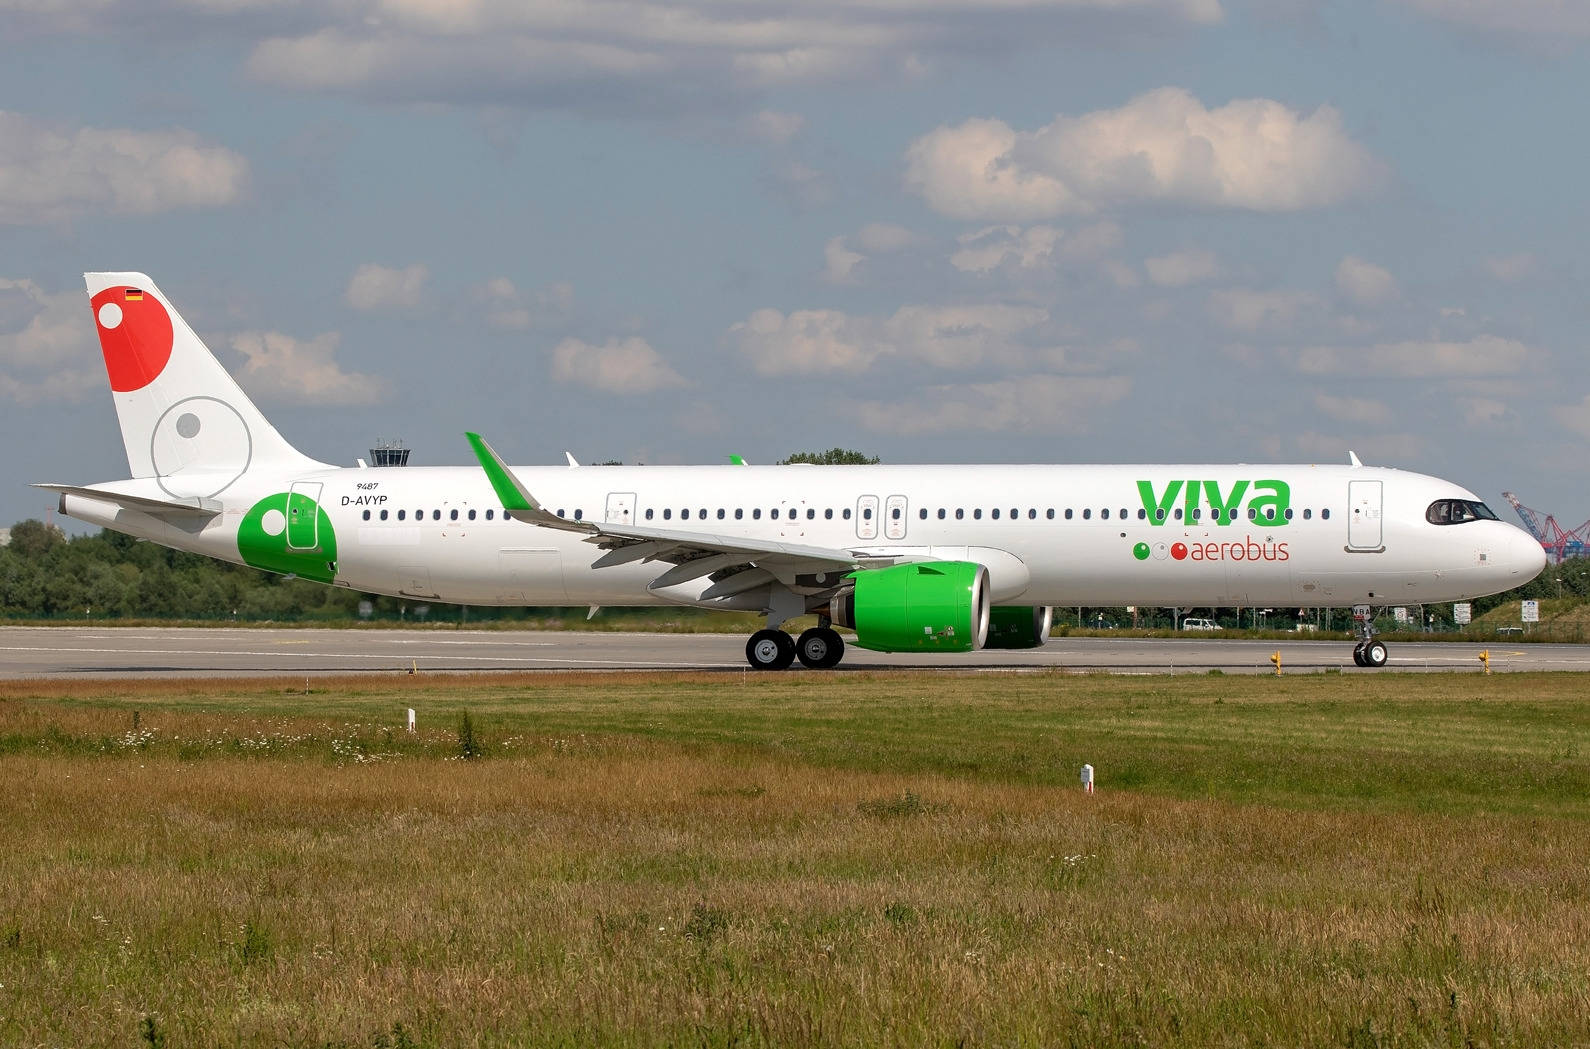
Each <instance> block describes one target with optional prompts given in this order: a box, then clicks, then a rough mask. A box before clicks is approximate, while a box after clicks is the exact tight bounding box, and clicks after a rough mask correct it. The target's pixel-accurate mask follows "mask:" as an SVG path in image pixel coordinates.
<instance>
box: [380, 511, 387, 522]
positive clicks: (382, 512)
mask: <svg viewBox="0 0 1590 1049" xmlns="http://www.w3.org/2000/svg"><path fill="white" fill-rule="evenodd" d="M381 520H383V521H385V520H386V511H385V510H382V511H381Z"/></svg>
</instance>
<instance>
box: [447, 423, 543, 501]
mask: <svg viewBox="0 0 1590 1049" xmlns="http://www.w3.org/2000/svg"><path fill="white" fill-rule="evenodd" d="M464 436H465V437H467V438H469V446H470V447H471V448H473V449H474V451H475V458H476V459H479V460H480V468H481V469H482V470H485V471H486V478H487V480H489V481H491V487H492V489H493V490H495V491H496V493H497V500H498V502H500V503H502V507H503V509H504V510H520V511H533V510H539V509H541V508H540V507H539V506H537V505H536V504H535V500H533V499H531V498H530V493H529V492H527V491H525V489H524V487H523V486H521V485H520V484H519V479H518V478H517V477H515V476H514V475H513V471H511V470H509V469H508V466H507V464H506V463H504V462H503V461H502V456H500V455H498V454H497V453H496V451H495V450H493V448H492V447H491V445H489V444H487V443H486V439H485V438H483V437H481V436H480V434H478V433H465V434H464Z"/></svg>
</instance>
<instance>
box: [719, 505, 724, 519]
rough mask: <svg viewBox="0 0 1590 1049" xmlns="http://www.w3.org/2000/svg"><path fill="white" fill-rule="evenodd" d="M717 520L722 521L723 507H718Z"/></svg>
mask: <svg viewBox="0 0 1590 1049" xmlns="http://www.w3.org/2000/svg"><path fill="white" fill-rule="evenodd" d="M718 520H720V521H721V520H723V507H721V506H720V507H718Z"/></svg>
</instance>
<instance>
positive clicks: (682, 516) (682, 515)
mask: <svg viewBox="0 0 1590 1049" xmlns="http://www.w3.org/2000/svg"><path fill="white" fill-rule="evenodd" d="M679 520H681V521H688V520H690V508H689V507H688V506H687V507H685V508H684V509H683V510H681V511H679Z"/></svg>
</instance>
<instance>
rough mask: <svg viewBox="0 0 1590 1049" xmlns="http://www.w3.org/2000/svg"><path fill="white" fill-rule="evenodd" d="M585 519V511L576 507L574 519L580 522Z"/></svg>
mask: <svg viewBox="0 0 1590 1049" xmlns="http://www.w3.org/2000/svg"><path fill="white" fill-rule="evenodd" d="M584 518H585V511H584V510H581V509H580V508H579V507H577V506H576V507H575V508H574V519H575V520H576V521H580V520H584Z"/></svg>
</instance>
